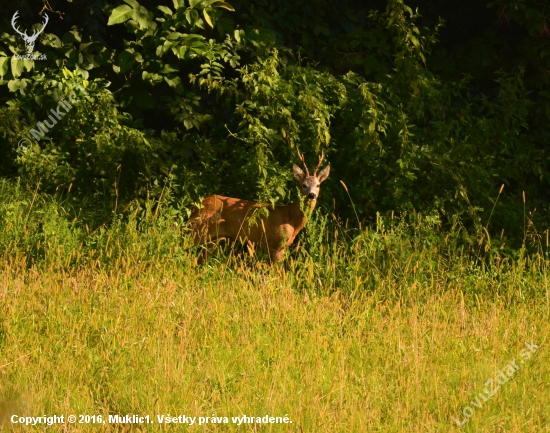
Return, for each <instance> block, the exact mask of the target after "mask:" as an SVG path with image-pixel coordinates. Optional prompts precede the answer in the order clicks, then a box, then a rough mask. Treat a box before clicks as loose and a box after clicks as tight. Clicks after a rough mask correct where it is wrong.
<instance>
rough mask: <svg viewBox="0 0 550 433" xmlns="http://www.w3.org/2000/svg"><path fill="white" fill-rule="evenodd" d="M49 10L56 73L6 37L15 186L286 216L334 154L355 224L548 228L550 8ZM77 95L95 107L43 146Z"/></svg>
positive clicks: (256, 4) (338, 201) (319, 0)
mask: <svg viewBox="0 0 550 433" xmlns="http://www.w3.org/2000/svg"><path fill="white" fill-rule="evenodd" d="M13 3H15V4H14V5H13V11H12V10H9V11H8V12H9V13H6V14H5V16H6V17H8V15H9V16H11V15H10V14H12V13H14V12H15V10H17V8H19V9H20V12H21V16H22V18H21V20H22V22H26V23H29V24H30V23H34V22H36V23H38V22H39V21H40V19H39V17H38V15H37V14H36V4H35V3H34V2H31V1H28V2H26V1H18V2H13ZM51 3H52V5H53V7H54V9H56V10H58V11H60V12H63V13H64V14H65V15H64V18H63V20H61V19H59V16H58V15H56V14H54V13H52V12H50V17H51V20H50V24H49V25H48V27H47V29H46V30H45V32H44V34H43V36H42V37H41V39H40V41H39V42H38V43H37V45H36V47H35V49H36V53H35V54H45V55H46V57H47V60H34V61H33V60H18V59H17V57H16V55H17V54H22V53H24V46H23V44H22V40H21V38H20V37H19V36H18V35H17V34H15V33H14V32H13V31H12V29H11V26H10V24H9V20H8V18H6V19H5V20H4V21H3V22H2V24H1V26H2V27H0V31H2V30H3V33H2V34H1V36H0V77H1V80H0V97H1V98H2V99H3V100H4V102H5V104H4V107H3V108H1V109H0V119H1V120H0V121H1V124H2V128H1V130H0V133H1V134H0V175H2V176H8V177H13V176H19V177H21V178H22V179H23V180H24V181H26V182H29V183H36V182H38V181H39V182H40V183H41V185H42V188H43V189H50V190H53V189H55V188H59V186H60V185H64V187H65V188H68V187H69V185H71V188H74V190H75V191H78V192H80V193H81V194H84V195H94V194H95V195H101V196H104V197H105V196H109V195H112V196H115V195H116V197H117V199H118V198H119V195H121V199H125V200H131V199H133V198H134V197H136V196H138V197H139V196H141V197H144V196H145V195H147V194H153V195H155V194H156V195H160V194H161V191H162V189H163V188H162V185H166V182H167V181H168V182H169V183H170V188H171V189H172V190H173V192H174V193H175V195H176V196H177V197H179V198H181V199H182V200H183V201H184V202H192V201H194V200H196V199H197V198H198V197H199V196H204V195H206V194H209V193H214V192H216V193H220V194H227V195H232V196H238V197H242V198H247V199H254V198H255V199H260V200H265V201H270V202H273V203H275V202H284V201H288V200H289V199H290V198H289V196H290V195H291V193H292V191H293V188H292V178H291V176H290V164H291V162H296V161H297V156H296V149H297V148H299V149H300V150H301V151H302V152H304V153H305V154H306V158H307V159H308V160H309V161H310V162H312V161H313V160H314V159H315V158H316V155H317V154H319V153H320V152H321V151H324V153H325V154H326V155H327V157H328V160H329V161H330V162H331V165H332V173H333V181H332V182H328V183H327V184H326V186H325V184H324V185H323V191H322V194H321V201H322V204H323V206H324V207H325V209H327V210H330V211H331V212H332V213H334V214H336V215H338V216H339V217H340V218H343V219H345V218H352V217H353V218H354V219H355V211H357V215H358V217H359V219H360V220H367V221H368V220H372V219H374V218H375V217H376V213H377V212H380V213H385V212H392V211H396V212H417V211H418V212H422V213H428V214H434V213H436V214H439V215H443V217H444V218H448V220H449V221H451V218H450V215H458V216H460V217H461V218H462V219H463V220H465V221H470V223H471V224H473V225H479V224H481V222H483V223H486V221H487V219H488V218H489V214H491V213H493V217H492V218H493V223H492V225H491V228H492V229H493V230H495V231H497V232H500V231H501V230H502V229H505V230H506V233H510V235H511V236H514V235H516V236H519V237H521V234H522V230H523V227H524V223H523V220H524V211H525V210H527V211H531V213H532V214H531V216H530V218H531V217H532V218H535V219H536V218H539V219H540V221H541V222H542V223H543V224H544V223H545V221H546V220H547V219H548V212H549V206H548V200H549V199H550V195H549V193H548V191H549V186H550V185H549V184H550V174H549V169H548V168H549V155H548V142H549V141H550V126H549V125H550V123H549V122H548V118H549V115H550V93H548V85H549V84H550V75H549V74H548V71H549V70H550V60H549V59H550V56H549V52H550V51H549V50H550V48H549V47H550V31H549V30H548V24H547V15H545V7H544V2H542V1H539V0H514V1H508V0H502V1H501V0H499V1H494V2H492V3H488V4H482V3H479V2H473V1H472V2H469V3H465V4H461V5H460V7H458V6H457V5H451V4H450V3H448V2H427V1H421V0H416V1H412V0H411V2H410V3H407V4H405V3H404V2H403V1H402V0H389V1H387V2H382V1H374V2H371V3H368V4H366V3H364V2H358V1H356V0H345V1H344V2H343V3H342V6H341V7H340V6H339V7H338V8H334V3H333V2H328V1H326V0H314V1H311V0H310V1H306V0H297V1H293V2H289V1H288V0H274V1H270V2H267V1H265V0H249V1H246V0H234V1H230V2H225V1H222V0H173V1H168V0H167V1H165V2H164V4H163V5H160V6H159V5H158V3H157V2H151V1H146V0H143V1H141V2H138V1H137V0H124V2H120V3H118V4H117V5H116V6H113V5H110V4H108V3H107V2H104V1H101V0H95V1H92V2H84V1H81V0H74V1H73V2H67V1H62V0H59V1H57V2H54V1H52V2H51ZM442 17H443V19H442ZM36 26H37V28H39V26H40V24H37V25H36ZM82 89H84V93H83V90H82ZM74 92H76V93H75V94H77V95H79V98H80V99H81V102H80V103H79V104H77V105H74V107H73V108H71V109H70V110H69V111H67V113H66V115H65V116H64V117H63V118H61V119H58V122H57V123H56V124H55V126H54V127H52V128H50V129H49V130H48V132H47V134H45V135H44V137H42V138H41V140H40V141H36V139H35V138H34V137H33V136H31V135H29V131H30V130H31V129H35V130H36V128H37V123H38V122H42V121H43V120H44V119H48V118H49V116H50V115H51V114H52V111H51V110H52V109H53V110H55V109H56V107H58V106H59V103H60V101H63V100H66V98H68V97H69V95H70V94H71V93H74ZM22 138H27V139H28V141H27V140H24V142H23V143H22V142H21V139H22ZM339 180H342V182H343V184H344V186H345V187H344V186H343V185H342V183H340V182H339ZM502 184H504V185H505V189H504V192H502V194H499V190H500V188H501V185H502ZM348 193H349V197H351V199H352V200H353V203H354V205H355V211H354V210H353V209H352V203H351V202H350V200H349V197H348ZM497 197H498V202H496V200H497ZM523 197H527V201H526V204H525V205H526V207H525V208H524V203H523ZM535 208H536V213H535Z"/></svg>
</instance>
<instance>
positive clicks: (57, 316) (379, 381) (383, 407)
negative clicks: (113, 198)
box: [0, 259, 550, 433]
mask: <svg viewBox="0 0 550 433" xmlns="http://www.w3.org/2000/svg"><path fill="white" fill-rule="evenodd" d="M236 263H237V264H236V265H234V266H229V267H228V266H225V265H217V264H215V263H213V264H211V265H207V266H202V267H193V266H187V267H186V266H175V265H174V264H173V263H172V264H171V263H170V262H169V261H165V262H162V261H158V262H156V263H148V264H145V263H143V264H139V263H137V262H132V261H131V260H129V259H128V260H127V261H126V262H125V263H122V262H121V264H120V265H119V266H118V267H111V268H109V269H104V268H102V269H99V268H98V267H97V265H93V264H88V265H83V266H81V267H80V268H78V270H77V269H73V270H68V271H67V270H65V271H63V270H59V269H57V270H56V269H54V268H51V269H48V268H42V269H39V268H36V267H35V268H30V269H29V268H26V267H23V266H21V265H20V264H17V260H15V259H9V260H8V259H4V260H3V262H2V263H1V264H0V269H1V271H0V324H1V327H0V350H1V351H0V411H1V413H0V417H1V420H0V422H3V428H4V430H6V431H44V430H45V427H44V426H43V425H42V426H35V427H24V426H21V425H18V424H13V423H11V422H10V417H11V415H13V414H18V415H21V416H41V415H54V414H57V415H63V414H64V415H65V416H68V415H69V414H76V415H79V414H89V415H94V414H100V415H102V416H103V417H104V418H105V419H106V418H107V416H108V415H109V414H121V415H126V414H136V415H147V414H149V415H150V416H151V417H152V419H153V420H154V421H155V423H152V424H148V425H133V426H130V425H126V426H123V425H115V424H108V423H107V424H95V425H94V424H66V425H54V426H53V427H51V428H50V431H75V432H76V431H79V432H80V431H83V432H86V431H119V430H121V429H122V430H124V429H125V430H128V431H129V430H131V431H140V430H141V431H165V430H166V431H186V430H187V429H189V430H190V429H194V430H195V431H237V430H239V431H289V432H422V433H424V432H459V431H464V432H518V433H519V432H521V433H525V432H541V431H549V430H550V415H549V413H550V412H548V409H547V407H548V406H550V393H549V389H550V368H549V367H548V365H549V364H550V357H549V354H548V349H547V341H548V335H549V329H550V321H549V317H548V316H549V315H548V313H549V304H548V297H547V294H548V292H546V291H545V289H543V288H540V287H539V288H537V290H538V292H537V293H540V295H535V296H531V297H529V298H526V299H525V300H523V301H522V300H521V296H522V295H521V293H519V292H521V291H522V290H525V288H524V287H525V286H526V285H528V284H530V283H532V282H533V281H540V280H537V279H536V278H535V279H532V278H531V277H530V276H529V275H528V274H522V275H523V276H521V275H520V276H517V278H515V277H514V278H513V277H511V276H510V275H512V274H510V275H508V277H507V279H506V280H505V281H500V283H499V284H500V285H499V289H498V290H499V291H500V292H501V293H502V296H500V295H498V294H497V295H496V296H491V297H489V296H486V294H485V292H483V291H480V292H478V293H472V291H471V290H465V288H464V284H465V283H464V281H462V280H460V279H457V280H456V281H455V282H450V279H449V278H444V277H448V275H446V276H445V275H438V276H436V277H437V278H428V279H422V278H420V277H418V278H411V279H401V280H400V279H398V278H393V277H392V276H391V275H388V276H387V278H381V279H379V280H378V281H377V283H376V287H375V289H374V290H371V289H369V290H362V289H361V288H363V289H364V288H365V287H364V286H362V285H361V284H360V285H359V290H354V291H341V290H338V287H337V284H335V285H334V286H333V287H332V288H331V289H330V291H327V290H322V289H321V288H320V287H318V290H314V289H313V290H312V289H311V287H312V285H313V286H315V284H318V283H317V282H316V281H317V279H316V278H315V277H314V276H312V277H311V281H308V280H307V278H308V277H307V275H308V273H304V276H303V277H297V273H296V272H295V271H292V269H295V267H296V266H303V264H299V263H294V262H293V263H291V264H290V265H289V266H286V267H279V268H272V269H269V268H267V267H264V266H261V265H260V266H256V267H254V266H252V267H251V266H245V265H244V264H241V265H239V264H238V263H239V262H238V261H237V262H236ZM448 271H449V270H448V269H447V270H445V269H442V271H441V272H448ZM517 275H519V274H517ZM300 278H303V280H300ZM430 281H431V283H430ZM442 281H444V283H442ZM522 287H523V289H522ZM396 292H397V293H399V292H400V293H404V294H405V295H403V296H398V297H395V296H387V295H388V294H389V293H396ZM506 293H515V295H514V299H515V300H514V301H513V302H511V301H510V297H509V296H506ZM531 341H532V342H534V343H535V344H537V345H538V346H540V348H539V349H538V350H537V351H536V353H534V354H533V356H532V357H531V359H529V360H528V361H526V362H525V363H524V364H521V367H520V369H519V370H518V371H517V372H516V373H515V375H514V377H513V378H512V379H511V380H510V381H509V382H507V383H506V384H504V385H502V388H501V389H500V390H499V391H498V392H497V393H496V394H495V395H494V396H493V397H492V398H491V399H489V400H488V401H487V402H483V401H482V407H481V408H476V407H474V408H473V409H474V414H473V416H472V417H471V418H470V419H469V420H468V422H466V423H465V424H464V426H463V427H459V426H458V425H457V424H456V423H455V422H454V421H453V420H452V417H453V416H454V417H455V418H457V419H458V420H462V419H464V418H465V417H464V415H463V414H462V412H463V409H464V407H466V406H471V404H470V401H472V400H473V399H475V397H476V395H478V394H479V393H481V392H482V391H483V389H484V388H485V383H486V382H487V380H489V379H490V378H493V377H494V376H495V374H496V372H497V371H498V370H499V369H501V368H503V367H504V366H505V365H506V364H508V363H509V362H510V361H511V360H512V359H514V358H516V359H520V351H521V350H522V349H523V348H524V347H525V346H524V343H525V342H531ZM471 407H472V406H471ZM163 414H170V415H171V416H177V415H184V414H185V415H187V416H192V417H200V416H202V417H211V416H212V415H214V414H215V415H216V416H218V417H224V416H226V417H229V423H228V424H212V423H208V424H203V425H201V426H197V425H194V426H192V427H187V426H183V425H162V424H159V423H157V422H156V421H157V418H156V417H157V415H163ZM243 414H246V415H248V416H261V417H263V416H265V415H266V414H268V415H272V416H285V415H286V414H288V416H289V418H290V419H291V420H292V424H286V425H284V424H283V425H281V424H268V425H264V426H261V425H253V424H247V425H241V426H237V425H235V424H232V423H231V417H232V416H241V415H243Z"/></svg>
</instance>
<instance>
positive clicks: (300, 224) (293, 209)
mask: <svg viewBox="0 0 550 433" xmlns="http://www.w3.org/2000/svg"><path fill="white" fill-rule="evenodd" d="M303 207H304V210H305V211H306V212H305V213H304V211H303V210H302V209H301V208H300V198H298V199H296V201H295V202H294V203H292V205H291V206H290V217H291V220H292V226H293V227H294V230H295V231H296V234H297V233H298V232H299V231H300V230H302V229H303V228H304V226H305V225H306V223H307V220H308V218H309V217H310V216H311V213H312V212H313V209H314V208H315V201H309V200H308V201H306V202H305V203H304V204H303ZM306 214H307V215H306Z"/></svg>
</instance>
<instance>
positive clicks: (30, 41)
mask: <svg viewBox="0 0 550 433" xmlns="http://www.w3.org/2000/svg"><path fill="white" fill-rule="evenodd" d="M17 18H19V11H15V13H14V14H13V17H12V18H11V26H12V27H13V29H14V30H15V31H16V32H17V33H19V34H20V35H21V37H22V38H23V41H25V46H26V49H27V54H32V53H33V51H34V43H35V42H36V39H37V38H38V36H39V35H40V33H42V32H43V31H44V28H46V25H47V24H48V21H49V20H50V18H49V17H48V14H47V13H45V12H44V21H43V22H42V28H41V29H40V30H35V31H34V32H33V34H32V35H30V36H29V35H28V34H27V30H25V31H24V32H21V31H20V30H19V27H16V24H15V21H16V20H17Z"/></svg>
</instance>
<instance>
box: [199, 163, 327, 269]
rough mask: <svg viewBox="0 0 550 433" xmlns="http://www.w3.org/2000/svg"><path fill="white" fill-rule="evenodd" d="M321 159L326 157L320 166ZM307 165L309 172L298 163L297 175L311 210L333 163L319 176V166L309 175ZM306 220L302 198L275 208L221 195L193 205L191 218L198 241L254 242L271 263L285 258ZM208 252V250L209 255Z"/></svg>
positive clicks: (295, 174) (306, 203) (294, 170)
mask: <svg viewBox="0 0 550 433" xmlns="http://www.w3.org/2000/svg"><path fill="white" fill-rule="evenodd" d="M302 161H303V158H302ZM321 161H322V156H321V158H319V164H318V165H317V168H319V165H320V164H321ZM304 167H305V169H306V173H305V174H304V172H303V171H302V170H301V169H300V168H299V167H298V166H297V165H294V166H293V174H294V178H295V179H296V181H297V182H299V183H300V192H301V194H302V195H303V196H304V197H305V206H306V208H308V213H309V210H311V211H312V210H313V208H314V207H315V204H316V202H317V197H318V196H319V186H320V184H321V182H323V181H324V180H325V179H326V178H327V177H328V175H329V173H330V166H326V167H325V168H324V169H323V170H321V172H320V173H319V175H317V168H316V169H315V171H314V173H313V176H310V175H309V172H308V170H307V167H306V166H305V163H304ZM262 208H263V209H262ZM266 210H267V215H266ZM306 222H307V218H306V215H304V212H303V211H302V210H301V209H300V200H296V201H295V202H294V203H292V204H290V205H277V206H275V208H273V206H271V205H269V204H261V203H255V202H252V201H247V200H241V199H239V198H232V197H224V196H220V195H212V196H209V197H206V198H205V199H204V200H203V201H202V206H201V207H200V208H199V207H194V208H193V210H192V212H191V219H190V225H191V228H192V231H193V237H194V239H195V243H196V244H199V243H207V244H209V246H210V247H211V246H212V241H214V240H219V239H225V238H229V239H233V240H239V241H240V242H243V243H244V242H250V243H252V244H254V245H259V246H260V247H261V248H262V249H263V250H264V251H265V252H267V253H268V254H269V257H270V259H271V262H279V261H281V260H282V259H283V257H284V253H285V250H286V249H287V248H288V247H289V246H290V245H292V243H293V242H294V239H295V238H296V236H297V235H298V233H300V231H301V230H302V229H303V228H304V226H305V224H306ZM206 253H207V251H205V256H206Z"/></svg>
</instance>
